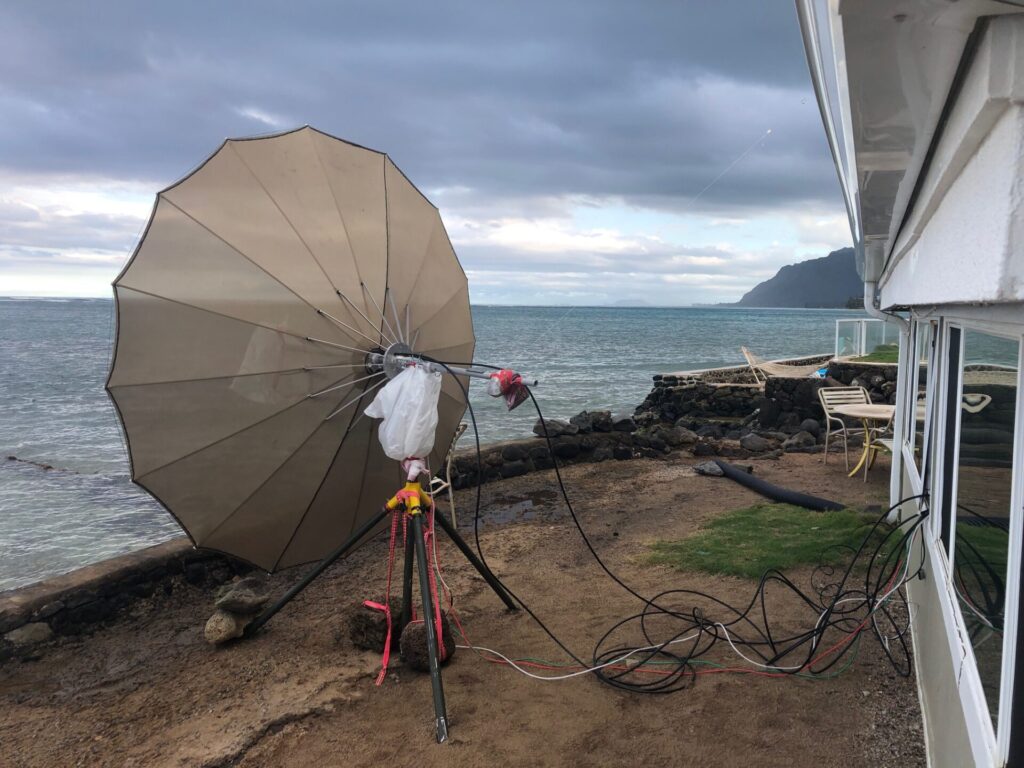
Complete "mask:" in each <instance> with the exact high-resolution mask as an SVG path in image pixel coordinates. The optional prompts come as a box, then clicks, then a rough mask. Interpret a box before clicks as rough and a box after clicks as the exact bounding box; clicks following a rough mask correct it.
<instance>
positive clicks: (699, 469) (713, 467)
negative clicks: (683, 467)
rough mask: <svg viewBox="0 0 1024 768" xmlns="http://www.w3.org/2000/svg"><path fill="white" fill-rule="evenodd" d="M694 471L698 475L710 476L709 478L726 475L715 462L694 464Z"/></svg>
mask: <svg viewBox="0 0 1024 768" xmlns="http://www.w3.org/2000/svg"><path fill="white" fill-rule="evenodd" d="M693 471H694V472H696V473H697V474H698V475H708V476H709V477H722V476H723V475H724V474H725V473H724V472H723V471H722V468H721V467H720V466H718V465H717V464H716V463H715V462H713V461H703V462H701V463H700V464H694V465H693Z"/></svg>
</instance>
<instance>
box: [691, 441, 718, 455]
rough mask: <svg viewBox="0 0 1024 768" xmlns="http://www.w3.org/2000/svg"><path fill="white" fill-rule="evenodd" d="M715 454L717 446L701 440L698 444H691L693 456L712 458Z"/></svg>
mask: <svg viewBox="0 0 1024 768" xmlns="http://www.w3.org/2000/svg"><path fill="white" fill-rule="evenodd" d="M717 453H718V446H717V445H716V444H715V443H712V442H709V441H707V440H701V441H700V442H699V443H694V444H693V455H694V456H714V455H715V454H717Z"/></svg>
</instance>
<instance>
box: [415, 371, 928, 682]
mask: <svg viewBox="0 0 1024 768" xmlns="http://www.w3.org/2000/svg"><path fill="white" fill-rule="evenodd" d="M425 359H428V360H430V361H431V362H436V363H439V364H440V365H442V366H445V367H447V365H448V364H446V363H443V362H441V361H437V360H431V359H430V358H425ZM450 364H451V365H464V364H463V363H450ZM473 365H476V366H480V367H485V368H488V367H491V368H493V367H494V366H486V365H482V364H480V363H473ZM449 372H451V371H449ZM456 381H457V382H458V383H459V386H460V387H461V388H462V393H463V396H464V397H465V400H466V404H467V406H468V408H469V415H470V419H471V421H472V424H473V431H474V438H475V441H476V455H477V470H478V479H479V477H482V468H483V465H482V459H481V451H480V436H479V433H478V431H477V424H476V415H475V414H474V412H473V406H472V404H471V403H470V402H469V397H468V392H467V390H466V387H465V386H464V385H463V384H462V382H461V381H460V380H459V379H457V378H456ZM527 393H528V394H529V397H530V399H531V400H532V402H533V405H534V408H535V409H536V411H537V415H538V417H539V418H540V420H541V424H542V425H545V426H544V432H545V434H544V437H545V440H546V441H547V446H548V450H549V453H550V455H551V456H552V459H553V458H554V451H553V450H552V445H551V438H550V437H549V436H548V434H547V429H546V422H545V421H544V416H543V413H542V412H541V409H540V405H539V404H538V403H537V400H536V398H535V397H534V395H533V392H532V391H530V390H529V388H527ZM553 463H554V469H555V477H556V478H557V480H558V485H559V489H560V491H561V494H562V498H563V499H564V501H565V504H566V507H567V508H568V511H569V514H570V517H571V518H572V521H573V524H574V525H575V526H576V529H577V530H578V532H579V534H580V536H581V538H582V540H583V542H584V544H585V545H586V547H587V549H588V550H589V551H590V554H591V556H592V557H593V558H594V561H595V562H596V563H597V564H598V566H600V568H601V569H602V570H603V571H604V572H605V573H606V574H607V575H608V577H609V578H610V579H611V580H612V581H614V582H615V583H616V584H617V585H618V586H619V587H621V588H622V589H623V590H625V591H626V592H628V593H629V594H630V595H632V596H633V597H634V598H636V599H637V600H638V601H640V602H641V603H642V604H643V609H642V610H641V611H640V612H638V613H635V614H633V615H631V616H627V617H626V618H623V619H622V620H620V621H618V622H616V623H615V624H614V625H612V626H611V627H610V628H609V629H608V630H607V631H606V632H605V633H604V634H603V635H602V636H601V638H600V639H599V640H598V642H597V644H596V645H595V647H594V650H593V653H592V655H591V663H590V664H586V663H585V662H584V661H583V660H582V658H581V657H580V656H579V655H577V654H576V653H575V652H574V651H572V650H571V649H570V648H569V647H568V646H566V644H565V643H564V642H562V640H560V639H559V638H558V637H557V636H556V635H555V634H554V633H553V632H552V631H551V630H550V629H549V628H548V627H547V626H546V625H545V624H544V623H543V622H542V621H541V620H540V618H539V617H538V616H537V615H536V614H534V612H533V611H532V610H531V609H530V608H529V606H527V605H526V603H525V602H524V601H523V600H522V599H521V598H520V597H519V596H518V595H516V594H515V592H513V591H512V590H511V589H509V587H508V585H507V584H504V583H503V582H502V586H503V587H504V588H505V590H506V591H507V592H508V593H509V595H511V596H512V598H513V599H514V600H515V601H516V602H517V603H519V605H521V606H522V608H523V610H525V611H526V612H527V613H528V614H529V615H530V617H531V618H533V620H534V621H535V622H536V623H537V624H538V626H540V628H541V629H542V630H544V632H545V633H546V634H547V635H548V636H549V637H550V638H551V639H552V640H553V641H554V642H555V644H556V645H558V646H559V648H561V649H562V650H563V651H564V652H565V653H567V654H568V655H569V656H570V657H571V658H572V659H573V661H574V662H575V665H574V667H575V671H572V672H568V673H564V674H559V675H555V676H550V675H538V674H536V673H533V672H531V671H529V669H527V667H534V668H541V669H563V668H565V666H566V665H558V664H551V663H543V662H538V661H535V660H526V661H515V660H512V659H509V658H507V657H506V656H504V655H502V654H500V653H498V652H497V651H493V650H490V649H486V648H476V647H473V646H471V645H470V646H469V647H471V648H472V649H473V650H476V651H478V652H482V653H485V654H488V655H489V656H490V657H491V660H498V661H500V663H506V664H509V665H511V666H513V667H514V668H516V669H517V670H518V671H520V672H522V673H524V674H526V675H528V676H530V677H533V678H536V679H541V680H564V679H567V678H571V677H577V676H580V675H585V674H593V675H595V676H596V677H597V678H598V679H599V680H601V681H602V682H604V683H606V684H607V685H611V686H613V687H615V688H620V689H624V690H628V691H633V692H636V693H651V694H661V693H673V692H675V691H679V690H682V689H684V688H686V687H687V686H688V685H689V684H690V683H691V682H692V681H693V680H694V679H695V678H696V677H697V676H698V675H701V674H714V673H722V672H735V673H745V674H755V675H762V676H768V677H785V676H790V675H796V676H800V677H810V678H822V677H832V676H834V675H836V674H838V673H839V672H841V671H843V670H845V669H846V668H847V667H848V666H849V664H851V663H852V660H853V655H851V654H855V652H856V650H857V649H858V648H859V645H860V642H859V641H860V638H861V636H862V635H863V634H864V633H865V632H868V631H870V632H871V634H873V635H874V637H875V638H876V640H877V641H878V642H879V644H880V645H881V647H882V649H883V652H884V653H885V655H886V656H887V657H888V659H889V661H890V662H891V663H892V665H893V668H894V669H895V670H896V671H897V673H898V674H900V675H902V676H904V677H906V676H909V675H910V672H911V654H910V647H909V645H908V642H907V634H908V630H909V624H910V607H909V604H908V602H907V599H906V594H905V590H904V586H905V585H906V584H907V582H909V581H910V580H911V579H913V578H916V577H917V576H918V575H919V574H920V572H921V567H922V565H921V564H922V563H923V557H922V556H920V555H919V556H918V557H917V559H916V562H917V563H918V565H917V566H916V567H912V565H911V563H912V562H914V561H915V557H914V545H915V542H917V541H918V540H919V538H920V533H921V525H922V523H923V522H924V520H925V519H926V517H927V515H928V512H927V510H925V511H924V512H922V513H920V514H916V515H913V516H911V517H908V518H907V519H905V520H902V521H900V522H899V523H898V524H897V525H895V526H888V525H887V524H886V520H887V518H888V517H889V515H890V514H891V513H892V511H893V510H895V509H896V508H898V507H899V506H901V505H902V504H904V503H906V502H908V501H912V500H914V499H919V498H922V497H920V496H912V497H908V498H906V499H903V500H901V501H900V502H898V503H897V504H895V505H893V506H892V507H891V508H890V509H889V510H887V511H886V512H885V513H884V514H883V515H881V516H880V517H879V518H878V519H877V520H876V521H875V522H874V523H873V524H872V525H870V526H868V530H867V532H866V535H865V537H864V540H863V541H862V542H861V544H860V545H859V546H858V547H856V548H847V549H848V550H849V559H848V561H847V563H846V565H845V567H843V568H837V567H835V566H829V565H825V564H821V565H819V566H818V567H817V568H816V569H815V571H814V575H813V577H812V587H811V590H810V591H805V590H802V589H801V588H800V587H798V586H797V585H796V584H795V583H793V582H792V581H791V580H790V579H789V578H787V577H786V575H785V574H783V573H782V572H780V571H777V570H769V571H767V572H766V573H765V574H764V575H763V576H762V577H761V579H760V581H759V582H758V586H757V588H756V589H755V591H754V594H753V596H752V597H751V599H750V601H749V602H748V603H747V604H746V606H745V607H743V608H742V609H740V608H737V607H734V606H732V605H730V604H729V603H727V602H725V601H724V600H721V599H719V598H716V597H714V596H713V595H709V594H707V593H704V592H700V591H698V590H689V589H670V590H665V591H663V592H660V593H658V594H657V595H655V596H653V597H651V598H648V597H645V596H644V595H642V594H640V593H639V592H637V591H636V590H634V589H633V588H632V587H630V586H629V585H628V584H626V583H625V582H624V581H623V580H622V579H621V578H619V577H618V576H617V575H616V574H615V573H614V572H613V571H612V570H611V569H610V568H609V567H608V566H607V565H606V564H605V562H604V561H603V560H602V559H601V557H600V555H599V554H598V553H597V551H596V550H595V549H594V546H593V544H592V543H591V541H590V538H589V537H588V536H587V534H586V531H585V530H584V529H583V526H582V524H581V523H580V521H579V518H578V517H577V516H576V512H575V510H574V509H573V506H572V502H571V501H570V500H569V494H568V492H567V491H566V488H565V484H564V482H563V480H562V476H561V472H560V471H559V468H558V465H557V463H556V462H554V461H553ZM480 506H481V489H480V483H479V481H478V483H477V491H476V505H475V513H474V518H473V520H474V522H473V529H474V537H475V541H476V548H477V552H478V553H479V556H480V559H481V560H482V561H483V562H484V564H485V565H486V563H487V560H486V558H485V556H484V553H483V551H482V549H481V547H480V532H479V521H480ZM922 546H923V545H922ZM488 567H489V566H488ZM496 578H497V577H496ZM773 588H777V589H778V590H780V591H781V594H782V595H784V596H788V597H789V598H790V599H795V600H796V601H797V602H798V603H799V604H801V605H803V606H804V607H806V609H807V610H808V613H810V614H811V615H813V616H814V617H815V620H814V622H813V624H812V625H811V626H810V627H809V628H807V629H804V630H801V631H793V630H788V631H787V630H780V629H779V628H778V627H776V626H773V622H772V620H771V619H770V618H769V605H768V603H769V600H768V593H769V590H770V589H773ZM773 594H774V593H773ZM623 635H629V636H630V637H633V638H635V637H636V636H637V635H639V636H640V637H642V638H643V642H642V643H636V642H627V641H625V640H618V639H617V638H619V637H622V636H623ZM467 644H468V641H467ZM719 650H725V651H728V652H732V653H734V654H735V655H736V656H738V657H739V658H740V660H741V662H742V663H741V665H740V666H727V665H724V664H722V663H720V661H719V660H718V658H717V657H718V656H720V655H721V654H719V653H717V652H716V651H719ZM847 657H848V658H847ZM844 659H845V661H844ZM837 667H838V668H837Z"/></svg>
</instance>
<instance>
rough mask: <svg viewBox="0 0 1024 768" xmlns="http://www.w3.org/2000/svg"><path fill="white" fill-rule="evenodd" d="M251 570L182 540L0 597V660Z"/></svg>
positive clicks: (134, 553)
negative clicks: (138, 605) (162, 597)
mask: <svg viewBox="0 0 1024 768" xmlns="http://www.w3.org/2000/svg"><path fill="white" fill-rule="evenodd" d="M250 570H251V566H249V565H247V564H245V563H243V562H241V561H240V560H236V559H235V558H231V557H228V556H226V555H222V554H219V553H217V552H210V551H206V550H197V549H194V548H193V547H192V544H191V542H190V541H189V540H188V539H187V538H185V537H184V536H179V537H177V538H174V539H172V540H171V541H168V542H165V543H163V544H157V545H156V546H153V547H146V548H145V549H141V550H138V551H137V552H131V553H129V554H126V555H121V556H119V557H114V558H110V559H109V560H103V561H101V562H98V563H94V564H92V565H87V566H85V567H83V568H78V569H76V570H74V571H71V572H70V573H66V574H63V575H61V576H55V577H53V578H52V579H46V580H45V581H41V582H38V583H36V584H31V585H29V586H27V587H22V588H20V589H14V590H11V591H8V592H3V593H0V661H3V660H4V659H7V658H11V657H19V656H21V657H23V656H25V655H31V653H32V650H31V649H32V647H33V646H36V645H38V644H40V643H42V642H45V641H47V640H49V639H51V638H52V637H54V636H55V635H78V634H83V633H87V632H90V631H92V630H94V629H95V628H96V627H98V626H102V625H103V624H106V623H108V622H111V621H113V620H115V619H117V618H118V617H119V616H121V615H123V614H124V613H125V612H126V611H127V610H128V609H129V608H130V606H131V605H132V604H133V603H135V602H136V601H138V600H143V599H146V598H149V597H152V596H154V595H155V594H157V593H158V592H162V593H164V594H170V593H171V592H173V591H174V590H175V589H179V588H182V587H183V586H186V585H189V586H193V587H205V586H212V585H217V584H222V583H224V582H226V581H229V580H230V579H231V578H232V577H234V576H235V575H238V574H242V573H246V572H248V571H250Z"/></svg>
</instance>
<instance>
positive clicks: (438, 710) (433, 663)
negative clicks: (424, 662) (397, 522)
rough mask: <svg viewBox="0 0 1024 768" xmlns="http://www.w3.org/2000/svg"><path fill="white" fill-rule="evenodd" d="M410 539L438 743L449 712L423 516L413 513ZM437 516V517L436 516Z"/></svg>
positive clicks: (445, 737)
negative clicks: (428, 567) (417, 583)
mask: <svg viewBox="0 0 1024 768" xmlns="http://www.w3.org/2000/svg"><path fill="white" fill-rule="evenodd" d="M411 517H412V538H413V540H414V543H415V545H416V567H417V569H418V570H419V576H420V597H421V598H422V600H423V628H424V629H425V630H426V634H427V656H428V657H429V660H430V687H431V689H432V691H433V694H434V725H435V727H436V728H437V743H438V744H442V743H444V742H445V741H447V740H448V712H447V709H446V708H445V703H444V686H443V685H442V684H441V664H440V662H439V661H438V650H437V648H438V643H439V642H440V641H441V638H439V637H438V636H437V632H436V630H435V627H434V606H433V599H434V596H433V595H432V594H431V593H430V573H429V571H428V570H427V547H426V545H425V544H424V542H423V515H422V514H417V515H412V516H411ZM435 519H436V518H435Z"/></svg>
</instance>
